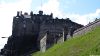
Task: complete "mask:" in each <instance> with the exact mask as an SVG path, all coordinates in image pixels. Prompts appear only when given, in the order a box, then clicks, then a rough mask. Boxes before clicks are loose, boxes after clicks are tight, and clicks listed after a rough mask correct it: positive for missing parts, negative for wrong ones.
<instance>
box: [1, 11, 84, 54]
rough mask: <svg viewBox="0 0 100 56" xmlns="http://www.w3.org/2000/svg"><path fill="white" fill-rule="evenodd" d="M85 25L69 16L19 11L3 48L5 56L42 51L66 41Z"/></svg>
mask: <svg viewBox="0 0 100 56" xmlns="http://www.w3.org/2000/svg"><path fill="white" fill-rule="evenodd" d="M81 27H83V25H81V24H78V23H75V22H73V21H71V20H70V19H69V18H66V19H58V18H57V17H56V18H53V13H51V14H50V15H45V14H43V11H39V14H33V12H30V14H28V13H24V14H22V12H19V11H18V12H17V15H16V16H15V17H14V18H13V26H12V35H11V36H10V37H9V38H8V41H7V44H5V46H4V48H3V49H2V54H3V55H5V56H20V55H24V54H25V53H28V52H30V51H31V52H35V51H39V50H40V51H42V52H45V50H46V49H48V48H50V47H51V46H53V45H54V44H56V43H61V42H64V41H66V40H67V39H68V38H70V36H73V32H74V31H75V30H77V29H78V28H81Z"/></svg>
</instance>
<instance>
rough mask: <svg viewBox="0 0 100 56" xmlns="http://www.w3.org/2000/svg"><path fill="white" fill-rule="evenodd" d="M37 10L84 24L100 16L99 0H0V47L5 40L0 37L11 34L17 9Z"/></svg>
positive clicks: (34, 11) (25, 10) (24, 10)
mask: <svg viewBox="0 0 100 56" xmlns="http://www.w3.org/2000/svg"><path fill="white" fill-rule="evenodd" d="M39 10H43V11H44V13H45V14H50V13H51V12H52V13H53V15H54V17H59V18H70V19H71V20H72V21H74V22H77V23H80V24H83V25H86V24H88V23H89V22H91V21H93V20H94V19H95V18H99V17H100V0H0V48H2V46H3V45H4V44H5V43H6V40H7V39H1V37H2V36H4V37H8V36H10V35H11V32H12V20H13V16H15V15H16V12H17V11H23V12H28V13H29V12H30V11H33V13H38V11H39Z"/></svg>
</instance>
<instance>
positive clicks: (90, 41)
mask: <svg viewBox="0 0 100 56" xmlns="http://www.w3.org/2000/svg"><path fill="white" fill-rule="evenodd" d="M89 55H100V27H97V28H95V29H93V30H92V31H91V32H89V33H87V34H85V35H83V36H79V37H75V38H72V39H69V40H68V41H65V42H64V43H63V44H56V45H54V46H53V47H52V48H50V49H48V50H47V51H46V52H45V53H41V52H36V53H33V54H32V56H89Z"/></svg>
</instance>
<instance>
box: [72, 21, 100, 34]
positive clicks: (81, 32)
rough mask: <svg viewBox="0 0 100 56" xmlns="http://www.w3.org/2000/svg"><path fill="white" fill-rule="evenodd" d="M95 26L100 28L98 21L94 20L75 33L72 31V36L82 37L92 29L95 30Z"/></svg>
mask: <svg viewBox="0 0 100 56" xmlns="http://www.w3.org/2000/svg"><path fill="white" fill-rule="evenodd" d="M96 26H100V19H97V20H95V21H94V22H91V23H89V24H88V25H86V26H84V27H82V28H79V29H77V30H76V31H74V34H73V36H79V35H83V34H85V33H87V32H89V31H91V30H92V29H93V28H95V27H96Z"/></svg>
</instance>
